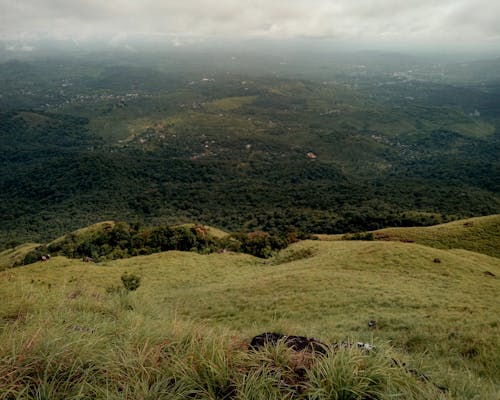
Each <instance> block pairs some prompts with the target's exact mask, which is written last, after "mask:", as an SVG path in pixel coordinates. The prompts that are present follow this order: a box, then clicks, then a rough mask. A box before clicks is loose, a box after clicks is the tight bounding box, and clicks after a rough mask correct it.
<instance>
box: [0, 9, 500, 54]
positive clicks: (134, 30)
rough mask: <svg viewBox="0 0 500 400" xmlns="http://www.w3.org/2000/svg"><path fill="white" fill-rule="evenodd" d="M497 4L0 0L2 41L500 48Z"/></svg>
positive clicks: (499, 10) (0, 32) (0, 36)
mask: <svg viewBox="0 0 500 400" xmlns="http://www.w3.org/2000/svg"><path fill="white" fill-rule="evenodd" d="M499 15H500V1H499V0H440V1H436V0H371V1H369V0H337V1H334V0H212V1H209V0H175V1H174V0H163V1H162V0H0V39H7V40H30V39H33V38H39V37H55V38H62V39H93V38H107V39H108V40H112V41H115V42H119V41H122V40H126V39H127V38H128V37H132V36H136V35H141V36H144V35H146V36H147V35H152V36H157V37H162V36H165V37H171V38H175V40H177V41H179V43H182V40H186V39H189V38H206V37H214V36H215V37H230V38H235V37H261V38H295V37H300V38H304V37H306V38H307V37H310V38H331V39H338V40H348V41H353V40H359V41H371V42H399V43H401V42H415V43H424V44H425V43H436V42H440V43H453V42H456V43H464V44H469V45H470V44H474V43H476V44H477V43H481V44H487V45H499V46H500V23H499V22H498V16H499Z"/></svg>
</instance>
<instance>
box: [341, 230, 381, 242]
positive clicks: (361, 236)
mask: <svg viewBox="0 0 500 400" xmlns="http://www.w3.org/2000/svg"><path fill="white" fill-rule="evenodd" d="M342 240H375V237H374V235H373V232H357V233H348V234H346V235H344V236H342Z"/></svg>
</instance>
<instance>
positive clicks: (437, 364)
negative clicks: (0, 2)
mask: <svg viewBox="0 0 500 400" xmlns="http://www.w3.org/2000/svg"><path fill="white" fill-rule="evenodd" d="M436 258H439V260H440V262H439V263H436V262H435V261H434V259H436ZM125 272H127V273H129V274H135V275H138V276H140V278H141V284H140V287H139V288H138V290H137V291H135V292H130V293H122V292H121V291H120V290H119V289H118V287H119V286H120V277H121V276H122V274H123V273H125ZM499 275H500V260H498V259H497V258H494V257H489V256H487V255H484V254H478V253H474V252H470V251H465V250H444V249H436V248H431V247H427V246H422V245H419V244H415V243H397V242H383V241H371V242H361V241H330V242H328V241H303V242H299V243H296V244H295V245H293V246H290V247H289V248H288V249H286V250H284V251H283V252H282V253H281V254H279V255H278V256H276V257H275V258H272V259H269V260H261V259H257V258H254V257H251V256H249V255H243V254H235V253H224V254H211V255H199V254H196V253H192V252H176V251H172V252H166V253H159V254H154V255H150V256H141V257H133V258H128V259H123V260H115V261H106V262H103V263H100V264H88V263H83V262H81V261H77V260H69V259H66V258H64V257H53V258H52V259H51V260H49V261H47V262H40V263H36V264H32V265H30V266H25V267H20V268H16V269H10V270H8V271H4V272H2V273H1V275H0V276H1V280H0V293H1V295H2V298H4V299H5V301H4V302H3V303H2V305H1V306H0V324H1V326H2V333H1V335H2V337H1V340H0V343H1V344H0V360H1V361H0V368H3V370H2V372H3V373H4V376H5V377H6V378H3V379H4V380H3V381H0V382H3V386H2V385H0V387H3V388H4V389H3V390H4V392H2V393H3V396H4V397H5V396H7V398H9V396H8V395H6V394H5V393H7V392H5V390H6V389H5V388H6V387H9V388H10V389H9V390H11V392H9V393H12V394H14V393H17V394H19V393H22V390H23V388H24V389H25V390H32V391H36V390H41V389H40V387H42V388H44V390H46V392H45V393H52V395H53V397H51V398H70V396H69V394H68V393H71V390H70V389H69V388H68V387H67V385H66V386H65V383H64V382H65V379H68V378H67V377H68V376H73V375H75V374H76V376H77V379H78V382H79V385H80V383H81V385H80V386H78V387H79V388H80V390H81V393H84V394H85V395H83V396H84V398H89V397H92V396H94V398H109V397H110V396H112V397H113V398H183V397H182V396H188V395H186V393H188V392H190V391H191V392H190V393H192V395H191V397H193V398H238V399H243V398H254V397H245V396H250V394H247V395H245V394H244V393H247V392H245V390H247V389H248V387H247V389H245V387H246V386H245V383H244V382H247V380H248V379H254V380H253V381H252V382H253V384H252V385H253V386H252V387H254V390H255V391H256V392H255V393H261V394H260V396H262V397H257V398H277V399H278V398H284V397H287V396H288V397H287V398H318V399H319V398H331V397H328V395H326V394H325V393H326V392H325V390H326V388H325V387H324V386H322V385H324V383H323V384H319V385H320V386H318V387H317V386H315V385H316V383H315V382H317V381H316V380H315V379H316V378H315V377H314V376H312V375H307V377H304V376H302V378H300V379H299V378H297V376H298V375H297V376H296V375H293V374H294V373H295V372H293V371H295V369H294V368H295V367H297V366H296V365H295V367H294V368H292V366H291V364H289V363H290V362H292V361H290V360H291V359H290V358H287V357H289V356H290V357H292V356H293V355H290V354H289V353H287V351H284V350H283V349H282V350H283V354H284V355H283V356H281V357H278V355H277V354H276V353H272V351H271V350H269V351H271V353H264V355H256V356H252V355H250V356H249V355H248V354H247V352H246V350H245V348H246V346H247V345H248V342H249V340H250V338H251V337H252V336H254V335H256V334H258V333H261V332H266V331H268V332H272V331H277V332H283V333H286V334H298V335H306V336H314V337H319V338H322V339H323V340H325V341H327V342H329V343H331V342H340V341H346V340H350V341H364V342H368V343H372V344H374V345H375V346H377V348H379V349H380V350H379V351H377V352H372V353H368V354H364V353H362V352H361V353H359V352H358V351H354V350H353V351H350V350H349V351H340V352H337V353H335V354H332V355H331V356H329V357H328V359H327V360H330V361H331V362H330V361H324V362H323V361H318V360H317V361H314V360H313V361H312V364H311V362H309V364H308V363H307V362H306V364H305V365H308V367H307V368H309V369H310V371H316V372H317V369H315V368H320V367H321V368H325V369H323V372H324V373H325V374H326V373H329V372H328V371H330V372H332V371H333V370H330V369H328V368H333V367H334V366H336V367H335V368H336V369H335V370H336V371H337V372H332V374H333V375H332V376H334V375H335V374H338V373H339V372H338V371H339V370H338V368H341V366H343V367H342V368H343V369H342V371H351V372H350V373H352V376H351V378H350V379H351V380H349V379H347V378H346V381H344V382H343V383H340V386H341V387H343V388H354V386H353V385H357V384H360V382H365V383H366V382H367V381H366V380H364V379H365V378H366V379H368V381H370V382H372V380H373V379H375V380H376V381H377V379H379V381H377V382H379V383H380V386H376V388H374V387H372V386H370V385H369V384H367V385H365V386H366V387H365V386H363V387H364V389H363V390H366V391H369V390H375V391H376V392H377V393H378V394H377V395H375V397H363V395H362V394H360V395H359V396H358V397H349V398H356V399H358V398H359V399H363V398H377V399H389V398H405V399H406V398H416V399H430V398H436V399H438V398H439V399H452V398H453V399H470V398H478V399H490V398H491V399H493V398H496V396H498V394H500V386H499V385H498V382H500V370H499V368H498V365H500V359H499V354H500V342H499V340H498V338H499V337H500V336H499V331H498V329H499V322H500V321H499V320H498V316H499V315H500V308H499V304H498V298H497V296H498V293H499V290H500V282H499V280H498V276H499ZM370 320H375V321H376V327H375V328H374V329H373V328H370V327H369V326H368V321H370ZM63 336H64V344H63V342H61V337H63ZM287 354H289V355H288V356H287ZM176 357H177V358H176ZM249 357H250V358H249ZM266 357H268V358H266ZM276 357H278V358H276ZM292 358H293V357H292ZM391 358H394V359H397V360H401V362H403V361H404V362H406V363H407V365H408V366H409V367H408V368H409V369H412V370H413V369H415V370H418V371H419V373H421V375H422V374H423V375H425V376H426V377H427V379H426V380H425V382H424V381H422V380H421V379H420V380H419V379H416V378H415V376H414V375H412V374H411V373H408V372H407V370H404V369H403V370H401V369H398V368H395V367H394V366H391V362H390V361H387V360H390V359H391ZM12 360H17V361H16V362H15V363H14V364H12ZM20 360H25V361H20ZM51 360H52V361H51ZM265 360H267V361H265ZM272 360H274V361H272ZM280 360H281V361H280ZM287 360H288V361H287ZM383 360H385V361H383ZM295 362H297V360H296V359H295ZM51 363H52V364H51ZM179 363H181V364H179ZM193 363H194V364H193ZM273 363H274V364H273ZM287 363H288V364H287ZM318 363H319V364H318ZM325 363H326V364H328V365H329V367H328V368H327V367H326V364H325ZM375 364H377V365H378V366H379V370H378V373H379V375H376V376H378V378H374V376H375V375H373V374H375V370H374V369H373V368H374V365H375ZM13 365H14V366H13ZM273 365H274V366H273ZM301 365H302V364H301ZM82 366H83V367H82ZM76 367H79V368H83V372H81V373H76V372H75V371H73V368H76ZM36 368H39V369H40V370H37V369H36ZM256 368H257V369H256ZM383 368H385V369H383ZM408 368H407V369H408ZM382 369H383V371H385V372H383V371H382ZM44 371H49V372H50V374H49V376H48V377H47V376H46V375H44ZM255 371H260V372H259V373H258V374H257V375H252V374H253V373H256V372H255ZM287 371H288V372H287ZM353 371H354V372H353ZM356 371H357V372H356ZM405 371H406V372H405ZM7 372H8V374H7ZM365 373H366V374H367V375H366V376H365V375H363V374H365ZM68 374H69V375H68ZM162 374H163V376H165V374H167V376H170V377H171V378H169V379H170V381H169V382H170V383H168V384H167V383H166V382H165V380H164V379H163V380H161V376H162ZM262 374H264V375H262ZM266 374H270V375H266ZM276 374H282V375H280V376H282V377H283V378H282V379H284V381H281V383H279V384H278V385H276V384H275V383H273V382H276V376H277V375H276ZM287 374H292V375H293V376H294V377H295V378H293V379H296V380H298V382H299V383H300V385H303V387H302V389H301V390H302V391H303V393H302V394H301V391H300V390H298V389H297V388H295V389H293V390H292V389H290V386H289V385H288V386H287V384H286V383H284V382H288V381H287V379H288V378H286V377H287V376H288V377H289V378H290V376H289V375H287ZM311 374H312V372H311ZM384 374H386V375H384ZM263 376H267V377H268V378H264V377H263ZM341 376H342V377H343V378H342V379H344V378H345V376H344V375H341ZM65 377H66V378H65ZM174 377H175V379H174ZM224 377H225V378H224ZM384 377H385V378H384ZM402 378H403V381H405V382H406V384H405V385H406V386H405V388H406V389H404V388H403V386H404V385H403V386H398V385H399V384H398V382H402V381H400V379H402ZM266 379H267V380H266ZM290 379H292V378H290ZM293 379H292V380H293ZM322 379H323V380H322ZM322 379H319V381H321V382H325V381H324V379H325V378H324V376H323V378H322ZM228 381H230V382H233V385H234V387H233V389H234V390H233V392H232V395H231V396H232V397H231V396H229V395H228V397H224V395H223V394H222V392H220V391H219V392H217V390H219V389H220V390H222V389H221V387H224V385H225V383H224V382H226V383H227V382H228ZM327 381H328V380H327ZM40 382H41V384H43V385H41V386H40V385H39V386H36V384H37V383H40ZM106 382H107V383H106ZM162 382H163V383H162ZM263 382H264V383H263ZM265 382H267V384H266V383H265ZM381 382H385V383H381ZM388 382H392V386H391V384H389V383H388ZM174 383H175V384H174ZM247 383H248V382H247ZM295 383H297V381H295ZM6 385H7V386H6ZM162 385H163V386H162ZM165 385H166V386H165ZM169 385H170V386H169ZM172 385H173V386H172ZM179 385H181V387H179ZM211 385H212V386H211ZM217 385H219V386H217ZM266 385H267V386H266ZM300 385H299V386H300ZM342 385H343V386H342ZM436 385H437V386H440V387H443V386H444V387H446V388H448V392H442V391H440V390H437V389H436V387H437V386H436ZM292 386H293V385H292ZM174 387H175V388H174ZM217 388H218V389H217ZM265 388H267V389H265ZM369 388H371V389H369ZM174 389H175V390H174ZM181 389H182V390H181ZM226 389H227V388H226ZM0 390H2V389H0ZM161 390H163V392H161ZM260 390H262V391H265V390H268V392H266V393H268V394H267V395H263V394H262V392H260ZM287 390H288V392H287V393H288V395H286V396H285V394H284V393H285V392H286V391H287ZM335 390H336V391H337V390H340V389H339V388H338V387H337V389H335ZM179 391H180V392H179ZM283 391H285V392H283ZM315 391H318V393H323V394H322V395H318V396H319V397H311V396H312V395H311V393H313V392H314V393H315ZM405 391H406V392H405ZM174 392H175V393H177V396H178V397H168V396H174V394H173V393H174ZM54 393H65V395H63V394H58V395H57V396H55V395H54ZM89 393H90V394H89ZM161 393H163V394H161ZM168 393H170V394H168ZM179 393H183V394H179ZM270 393H274V394H270ZM338 393H340V392H338ZM360 393H368V392H365V391H362V390H361V389H360ZM396 393H399V396H396V397H394V396H395V394H396ZM402 393H403V394H402ZM410 393H411V394H410ZM226 394H227V393H226ZM1 395H2V394H1V393H0V396H1ZM12 396H13V395H12ZM64 396H67V397H64ZM72 396H73V397H72V398H77V397H75V396H76V395H74V394H73V395H72ZM85 396H87V397H85ZM148 396H149V397H148ZM266 396H267V397H266ZM306 396H309V397H306ZM188 397H189V396H188ZM184 398H185V397H184Z"/></svg>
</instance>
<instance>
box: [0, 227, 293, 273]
mask: <svg viewBox="0 0 500 400" xmlns="http://www.w3.org/2000/svg"><path fill="white" fill-rule="evenodd" d="M211 232H214V233H215V235H216V236H213V235H212V234H211ZM297 240H298V239H297V236H296V234H295V233H293V234H292V233H289V234H288V235H287V236H278V235H270V234H269V233H267V232H262V231H255V232H250V233H244V232H239V233H236V234H231V235H228V234H225V233H223V232H222V231H220V230H213V229H212V230H211V229H210V228H206V227H204V226H202V225H193V224H185V225H181V226H168V225H160V226H156V227H142V226H141V224H140V223H136V224H132V225H129V224H127V223H125V222H113V221H111V222H110V221H108V222H101V223H98V224H94V225H92V226H90V227H87V228H83V229H79V230H77V231H75V232H72V233H69V234H67V235H65V236H62V237H60V238H57V239H55V240H53V241H52V242H50V243H48V244H46V245H37V246H36V247H33V246H24V247H22V248H21V249H17V250H14V251H13V252H8V251H6V252H4V253H2V255H3V254H5V257H4V259H5V263H7V262H9V261H10V262H11V263H10V264H7V265H6V267H17V266H19V265H23V264H24V265H28V264H33V263H35V262H37V261H41V260H43V261H46V260H47V259H48V258H50V257H51V256H56V255H64V256H66V257H69V258H83V260H84V261H86V262H98V261H104V260H109V259H111V260H113V259H118V258H126V257H132V256H137V255H145V254H152V253H159V252H162V251H168V250H178V251H196V252H198V253H201V254H209V253H213V252H214V251H219V252H223V251H226V250H229V251H234V252H243V253H247V254H251V255H254V256H256V257H260V258H269V257H271V256H272V255H273V254H274V253H275V252H276V251H278V250H281V249H283V248H285V247H286V246H287V245H288V244H290V243H293V242H295V241H297ZM11 253H13V254H12V255H11V256H9V255H10V254H11Z"/></svg>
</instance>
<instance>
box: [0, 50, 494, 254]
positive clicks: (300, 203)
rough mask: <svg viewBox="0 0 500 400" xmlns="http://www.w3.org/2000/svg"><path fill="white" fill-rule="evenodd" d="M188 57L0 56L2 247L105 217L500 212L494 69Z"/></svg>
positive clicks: (424, 221)
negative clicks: (488, 76)
mask: <svg viewBox="0 0 500 400" xmlns="http://www.w3.org/2000/svg"><path fill="white" fill-rule="evenodd" d="M177 56H179V55H177ZM192 57H193V59H196V56H194V55H193V56H192ZM393 61H394V60H393ZM216 64H217V63H216ZM188 65H191V67H190V68H188V69H187V70H186V68H184V67H183V68H179V65H178V64H176V62H175V61H174V59H171V58H168V59H162V60H161V61H160V60H159V59H157V58H155V57H152V56H151V55H149V56H146V55H143V56H141V57H139V58H137V59H135V58H134V57H132V59H128V58H127V60H126V61H124V60H121V59H120V58H119V57H118V58H117V59H116V60H114V61H113V62H110V61H109V60H102V59H100V58H99V56H92V57H89V60H88V62H86V63H84V64H81V63H80V62H79V60H73V59H67V60H64V59H63V60H50V59H49V60H43V61H42V60H39V61H32V62H28V61H26V62H7V63H3V64H0V76H1V78H0V89H2V97H1V98H0V105H1V106H2V112H1V113H0V160H1V161H2V163H3V164H2V169H1V170H0V215H2V221H3V223H2V224H1V226H0V249H4V248H6V247H10V245H9V246H8V244H9V243H12V242H17V243H23V242H26V241H36V242H46V241H48V240H50V239H51V238H53V237H57V236H59V235H62V234H63V233H64V232H68V231H71V230H74V229H76V228H78V227H80V226H85V225H89V224H92V223H95V222H98V221H103V220H127V221H141V222H143V223H145V224H147V225H160V224H169V225H171V224H184V223H188V222H193V221H195V222H196V223H200V224H207V225H211V226H216V227H218V228H221V229H224V230H228V231H236V230H239V229H243V230H244V231H246V232H251V231H256V230H263V231H266V232H269V233H278V234H285V233H286V232H287V231H288V230H289V229H290V227H292V226H293V227H295V228H296V229H297V230H298V232H299V233H300V234H301V235H302V234H304V235H306V234H310V233H318V234H321V233H345V232H363V231H369V230H376V229H380V228H385V227H394V226H395V227H397V226H424V225H432V224H436V223H442V222H448V221H451V220H453V219H456V218H460V217H470V216H480V215H487V214H494V213H499V212H500V197H499V190H500V189H499V188H500V182H499V180H498V177H499V176H500V169H499V168H500V165H499V161H498V154H499V153H500V136H499V135H500V133H499V126H500V115H499V114H498V109H499V108H498V98H500V97H499V96H498V86H497V85H496V84H495V83H494V82H489V83H488V82H487V83H484V82H483V83H481V85H476V86H475V84H474V83H472V84H470V85H466V84H465V83H462V84H460V83H456V82H455V83H454V84H448V83H444V82H439V83H436V82H435V81H434V80H435V76H434V75H433V72H432V71H433V69H432V68H429V70H428V71H429V72H428V75H427V76H426V75H425V74H422V73H418V79H409V78H408V77H407V76H406V75H407V73H404V74H403V75H401V74H400V73H399V72H400V71H399V72H398V71H397V70H396V71H394V69H391V68H400V67H401V66H400V64H399V63H397V62H394V65H393V66H392V67H391V65H390V63H387V62H384V64H383V65H385V67H384V66H380V65H377V66H374V65H373V64H370V65H372V67H370V69H369V72H368V71H365V72H364V73H363V74H361V73H358V72H359V69H357V67H353V69H352V70H351V71H347V70H346V67H345V66H342V67H338V68H337V69H332V70H331V71H330V72H328V71H323V72H322V73H321V74H320V73H319V72H318V70H315V69H314V68H312V67H311V66H309V67H307V66H304V65H303V64H300V63H297V64H296V65H294V67H293V68H292V67H291V66H289V67H285V66H283V67H280V68H281V69H285V70H287V71H288V72H287V73H285V74H283V75H279V76H278V75H277V76H269V75H268V71H271V70H273V69H269V70H266V69H263V70H262V67H258V66H256V65H255V62H250V63H249V65H252V66H253V67H254V68H255V70H256V71H257V70H262V71H263V74H262V75H256V74H255V73H253V72H252V73H243V72H241V71H246V69H245V68H243V66H242V65H241V64H238V65H239V67H238V68H239V69H241V71H238V72H233V73H228V72H229V71H228V69H229V70H231V68H232V67H230V66H229V65H226V64H225V63H222V64H221V65H212V64H209V65H212V67H207V65H204V64H200V65H198V63H197V62H192V63H188ZM299 65H302V67H299ZM356 65H357V64H356ZM257 67H258V68H257ZM210 68H213V70H211V69H210ZM273 68H274V67H273ZM290 68H291V69H290ZM292 70H293V71H302V72H301V74H302V75H301V76H302V77H301V78H298V77H297V74H296V73H292V72H291V71H292ZM356 71H357V72H356ZM415 73H417V72H415ZM325 74H330V76H324V75H325ZM400 75H401V76H400Z"/></svg>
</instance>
